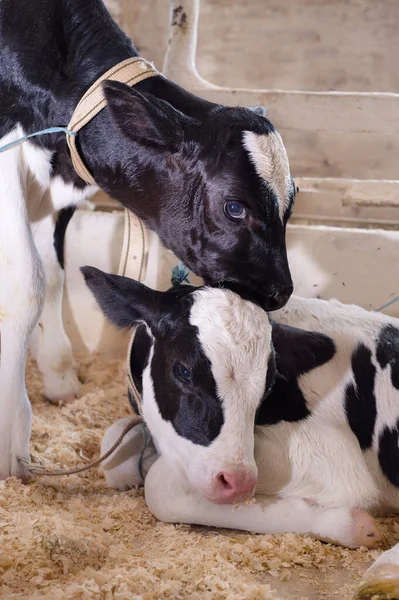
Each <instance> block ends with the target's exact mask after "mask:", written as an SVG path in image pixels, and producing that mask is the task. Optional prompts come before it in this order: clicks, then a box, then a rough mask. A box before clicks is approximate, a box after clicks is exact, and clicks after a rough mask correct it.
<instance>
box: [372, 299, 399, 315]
mask: <svg viewBox="0 0 399 600" xmlns="http://www.w3.org/2000/svg"><path fill="white" fill-rule="evenodd" d="M395 302H399V296H396V297H395V298H393V299H392V300H390V301H389V302H387V303H386V304H383V305H382V306H380V307H379V308H375V309H374V312H379V311H380V310H384V308H388V306H391V304H395Z"/></svg>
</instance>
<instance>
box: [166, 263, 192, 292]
mask: <svg viewBox="0 0 399 600" xmlns="http://www.w3.org/2000/svg"><path fill="white" fill-rule="evenodd" d="M190 273H191V271H190V269H188V268H187V267H186V266H185V265H183V263H180V265H176V266H175V267H173V269H172V279H171V283H172V285H173V287H174V288H178V287H180V286H181V285H182V284H183V283H184V282H186V283H188V284H189V285H191V281H190V280H189V278H188V276H189V275H190Z"/></svg>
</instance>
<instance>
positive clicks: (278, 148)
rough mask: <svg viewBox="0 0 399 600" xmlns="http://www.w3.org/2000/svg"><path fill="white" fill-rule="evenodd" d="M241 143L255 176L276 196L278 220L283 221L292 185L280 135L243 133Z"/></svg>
mask: <svg viewBox="0 0 399 600" xmlns="http://www.w3.org/2000/svg"><path fill="white" fill-rule="evenodd" d="M243 143H244V148H245V149H246V150H247V152H248V154H249V158H250V160H251V162H252V164H253V165H254V167H255V170H256V172H257V174H258V175H259V177H261V178H262V179H264V180H265V181H266V182H267V184H268V185H269V186H270V187H271V188H272V190H273V192H274V193H275V194H276V196H277V201H278V207H279V214H280V218H281V219H283V216H284V212H285V209H286V208H287V206H288V202H289V193H290V190H291V185H292V184H291V175H290V165H289V162H288V156H287V151H286V149H285V146H284V144H283V140H282V139H281V135H280V134H279V133H277V131H273V132H271V133H269V134H267V135H266V134H258V133H254V132H253V131H244V136H243Z"/></svg>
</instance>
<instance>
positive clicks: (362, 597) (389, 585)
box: [353, 565, 399, 600]
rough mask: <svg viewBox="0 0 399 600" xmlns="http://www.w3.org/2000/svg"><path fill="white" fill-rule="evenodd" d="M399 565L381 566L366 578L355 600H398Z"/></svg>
mask: <svg viewBox="0 0 399 600" xmlns="http://www.w3.org/2000/svg"><path fill="white" fill-rule="evenodd" d="M398 598H399V565H380V566H378V567H376V568H372V569H371V570H370V571H369V572H368V573H367V574H366V575H365V577H364V579H363V581H362V583H361V584H360V587H359V588H358V590H357V592H356V594H355V596H354V597H353V600H398Z"/></svg>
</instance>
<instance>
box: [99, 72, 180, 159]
mask: <svg viewBox="0 0 399 600" xmlns="http://www.w3.org/2000/svg"><path fill="white" fill-rule="evenodd" d="M103 90H104V95H105V98H106V100H107V106H108V109H109V111H110V114H111V117H112V119H113V120H114V122H115V123H116V125H117V126H118V128H119V130H120V131H121V133H122V134H123V135H124V136H125V137H127V138H129V139H131V140H134V141H136V142H139V143H141V144H144V145H147V146H155V147H157V146H158V147H171V146H175V147H176V148H177V146H178V144H179V143H180V142H181V140H182V139H183V121H184V116H183V115H182V113H180V112H179V111H177V110H176V109H174V108H173V107H172V106H171V105H170V104H168V103H167V102H165V101H163V100H160V99H159V98H156V97H155V96H153V95H152V94H143V93H141V92H138V91H137V90H136V89H134V88H131V87H129V86H128V85H126V84H124V83H120V82H118V81H105V82H104V83H103Z"/></svg>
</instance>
